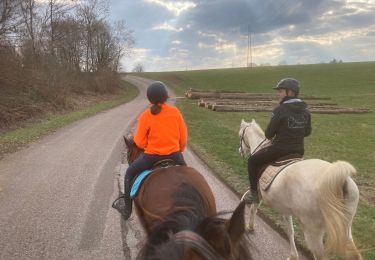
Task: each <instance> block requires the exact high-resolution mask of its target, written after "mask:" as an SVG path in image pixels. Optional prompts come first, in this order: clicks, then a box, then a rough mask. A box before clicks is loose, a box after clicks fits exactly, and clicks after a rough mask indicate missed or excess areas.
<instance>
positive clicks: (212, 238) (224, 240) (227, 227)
mask: <svg viewBox="0 0 375 260" xmlns="http://www.w3.org/2000/svg"><path fill="white" fill-rule="evenodd" d="M244 212H245V203H244V202H241V203H240V204H239V205H238V206H237V208H236V210H235V211H234V212H233V214H232V217H231V218H230V219H229V220H227V219H222V218H207V219H205V220H204V221H203V222H202V223H201V224H200V226H199V227H198V230H197V233H198V234H200V235H201V236H202V237H203V238H204V239H205V240H206V241H207V242H208V244H209V245H210V246H211V248H212V249H213V250H214V251H215V252H216V253H217V254H218V255H219V256H220V257H221V258H219V256H218V257H215V258H214V259H228V260H240V259H251V256H250V252H249V250H248V243H246V242H247V241H246V240H245V237H244V233H245V220H244ZM198 254H199V252H198ZM191 259H202V258H191Z"/></svg>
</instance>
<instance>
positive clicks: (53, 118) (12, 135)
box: [0, 81, 138, 159]
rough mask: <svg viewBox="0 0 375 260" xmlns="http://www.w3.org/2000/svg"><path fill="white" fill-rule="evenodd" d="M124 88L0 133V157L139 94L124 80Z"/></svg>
mask: <svg viewBox="0 0 375 260" xmlns="http://www.w3.org/2000/svg"><path fill="white" fill-rule="evenodd" d="M121 88H122V90H121V91H120V92H119V93H118V95H116V98H115V99H113V100H109V101H103V102H101V103H99V104H96V105H91V106H89V107H86V108H83V109H78V110H77V111H74V112H69V113H65V114H62V115H61V114H54V115H50V116H49V117H47V118H42V119H39V120H38V121H37V122H34V123H30V124H29V125H27V126H25V127H22V128H18V129H16V130H13V131H7V132H4V133H0V159H1V158H2V156H4V154H6V153H9V152H14V151H16V150H18V149H19V148H20V147H23V146H25V145H27V144H28V143H30V142H32V141H35V140H37V139H38V138H39V137H41V136H44V135H46V134H48V133H51V132H53V131H54V130H56V129H58V128H60V127H63V126H65V125H68V124H70V123H73V122H75V121H77V120H80V119H83V118H86V117H89V116H92V115H94V114H96V113H99V112H101V111H104V110H107V109H110V108H113V107H116V106H118V105H120V104H123V103H125V102H128V101H129V100H132V99H133V98H134V97H136V96H137V95H138V89H137V88H135V87H134V86H132V85H131V84H130V83H127V82H125V81H123V82H122V86H121Z"/></svg>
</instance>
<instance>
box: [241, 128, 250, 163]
mask: <svg viewBox="0 0 375 260" xmlns="http://www.w3.org/2000/svg"><path fill="white" fill-rule="evenodd" d="M248 127H249V126H246V127H245V128H244V129H243V130H242V134H241V136H240V149H241V154H242V155H245V153H244V150H243V148H242V144H245V145H246V147H247V148H249V149H251V148H250V145H249V144H248V143H246V142H245V138H244V137H245V131H246V129H247V128H248ZM243 157H244V158H245V156H243Z"/></svg>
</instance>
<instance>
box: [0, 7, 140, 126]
mask: <svg viewBox="0 0 375 260" xmlns="http://www.w3.org/2000/svg"><path fill="white" fill-rule="evenodd" d="M108 14H109V0H0V94H1V96H2V97H0V126H1V119H2V118H4V117H5V116H4V114H1V113H2V112H1V111H2V110H3V108H4V107H9V105H11V104H10V103H9V102H8V103H6V102H7V101H6V100H5V97H6V95H7V94H8V95H11V94H13V95H14V93H16V92H17V93H23V95H26V96H27V97H28V98H29V99H30V98H34V101H35V100H44V101H48V102H50V103H52V104H53V105H54V106H64V105H66V104H65V103H66V102H65V97H66V93H69V92H76V93H83V92H85V91H87V90H89V91H96V92H100V93H105V92H114V91H116V89H117V88H118V81H119V80H118V74H117V72H118V71H119V70H120V60H121V58H122V57H124V56H127V55H128V54H130V52H131V50H132V47H133V44H134V38H133V34H132V33H133V32H132V30H130V29H129V28H128V27H127V25H126V23H125V22H124V21H117V22H112V23H111V22H109V17H108ZM13 106H15V105H14V104H13Z"/></svg>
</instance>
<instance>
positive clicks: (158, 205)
mask: <svg viewBox="0 0 375 260" xmlns="http://www.w3.org/2000/svg"><path fill="white" fill-rule="evenodd" d="M184 184H190V185H191V186H193V187H194V188H195V189H196V190H197V191H198V192H199V194H200V195H201V197H202V200H203V203H204V204H205V207H207V209H208V211H209V214H210V215H212V216H213V215H215V214H216V205H215V198H214V196H213V194H212V191H211V189H210V187H209V186H208V183H207V182H206V180H205V179H204V178H203V176H202V175H201V174H200V173H199V172H197V171H196V170H195V169H193V168H191V167H186V166H175V167H169V168H162V169H158V170H156V171H155V172H154V173H153V174H152V175H151V176H149V177H148V178H147V179H146V180H145V181H144V183H143V185H142V187H141V188H140V190H139V192H138V196H137V197H136V198H135V200H134V201H135V205H136V208H137V212H138V215H139V216H141V218H140V219H142V221H143V223H142V224H143V225H144V227H145V229H146V231H147V233H149V232H150V231H151V230H152V228H153V227H154V226H155V224H157V223H158V222H160V221H161V220H162V219H164V218H165V217H166V216H168V215H169V214H170V213H171V212H173V211H175V210H179V208H176V207H175V199H176V197H177V194H178V192H179V190H180V187H181V186H182V185H184Z"/></svg>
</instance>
